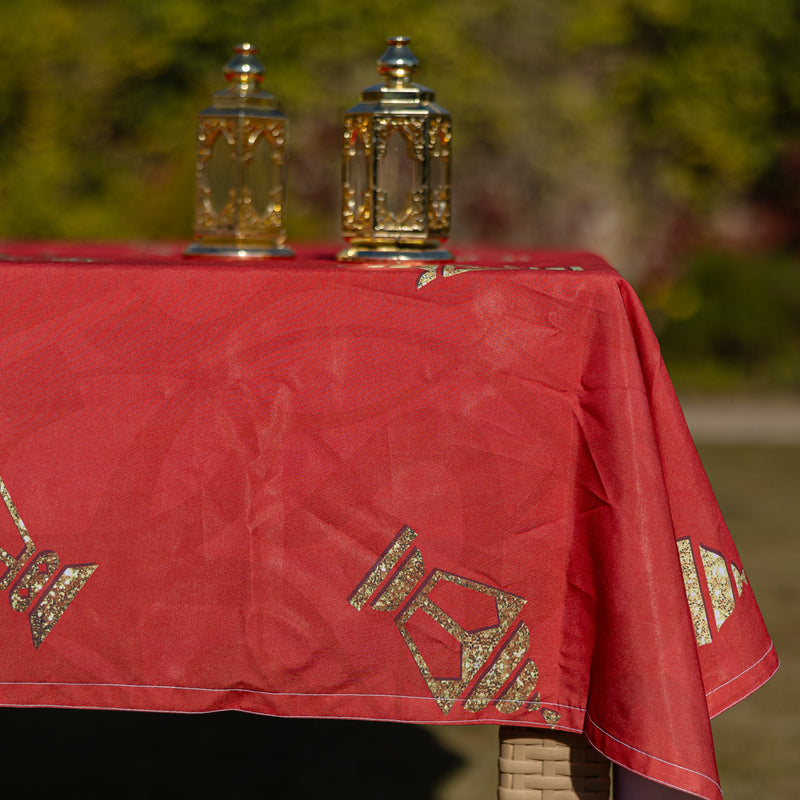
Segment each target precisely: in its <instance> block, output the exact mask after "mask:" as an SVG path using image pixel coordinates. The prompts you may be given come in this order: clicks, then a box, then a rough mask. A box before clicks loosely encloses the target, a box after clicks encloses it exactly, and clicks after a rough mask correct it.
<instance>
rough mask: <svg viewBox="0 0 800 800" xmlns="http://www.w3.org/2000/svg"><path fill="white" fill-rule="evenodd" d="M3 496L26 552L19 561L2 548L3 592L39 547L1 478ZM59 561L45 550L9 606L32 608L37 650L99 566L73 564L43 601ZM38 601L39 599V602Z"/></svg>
mask: <svg viewBox="0 0 800 800" xmlns="http://www.w3.org/2000/svg"><path fill="white" fill-rule="evenodd" d="M0 495H2V497H3V502H4V503H5V505H6V508H7V509H8V513H9V514H10V515H11V519H12V520H13V521H14V525H15V526H16V528H17V532H18V533H19V535H20V537H21V538H22V542H23V549H22V551H21V552H20V554H19V555H18V556H16V557H13V556H11V555H9V554H8V553H7V552H6V551H5V550H3V549H2V548H0V563H3V564H5V565H6V567H7V569H6V571H5V572H4V573H3V574H2V576H0V589H6V588H8V586H9V585H10V584H11V582H12V581H13V579H14V578H15V577H16V576H17V575H18V574H19V572H20V570H21V569H22V568H23V566H24V565H25V563H26V562H27V561H28V559H29V558H30V557H31V556H33V555H35V553H36V547H35V545H34V544H33V540H32V538H31V536H30V534H29V533H28V531H27V529H26V528H25V524H24V523H23V522H22V518H21V517H20V515H19V512H18V511H17V509H16V506H15V505H14V501H13V500H12V499H11V495H10V494H9V492H8V489H7V488H6V485H5V483H3V480H2V478H0ZM59 560H60V559H59V557H58V555H57V554H56V553H54V552H53V551H52V550H43V551H42V552H41V553H39V555H37V556H36V558H34V559H33V560H32V561H31V563H30V564H29V565H28V567H27V568H26V569H25V571H24V572H23V573H22V575H21V576H20V577H19V579H18V580H17V581H16V582H15V583H14V585H13V586H12V587H11V592H10V594H9V598H8V599H9V603H10V604H11V607H12V608H13V609H14V610H15V611H19V612H22V613H25V612H27V611H28V609H29V608H30V609H31V610H30V612H29V613H28V622H29V623H30V628H31V635H32V636H33V645H34V647H36V648H38V647H39V645H41V643H42V642H43V641H44V639H45V637H46V636H47V635H48V634H49V633H50V631H52V630H53V627H54V626H55V624H56V623H57V622H58V621H59V619H61V616H62V615H63V613H64V612H65V611H66V610H67V607H68V606H69V604H70V603H71V602H72V601H73V600H74V599H75V595H77V593H78V592H79V591H80V589H81V588H83V585H84V584H85V583H86V581H87V580H89V577H90V576H91V574H92V573H93V572H94V571H95V569H97V564H70V565H68V566H66V567H64V568H63V569H62V570H61V572H60V573H59V574H58V575H57V576H56V578H55V580H54V581H53V583H52V584H51V585H50V588H49V589H48V590H47V592H46V593H45V594H44V595H43V596H41V597H40V595H41V593H42V591H43V590H44V589H45V587H46V585H47V583H48V582H49V581H50V579H51V578H52V577H53V575H54V574H55V571H56V570H57V569H58V565H59ZM37 598H39V599H38V600H37ZM31 606H32V608H31Z"/></svg>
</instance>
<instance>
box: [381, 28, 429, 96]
mask: <svg viewBox="0 0 800 800" xmlns="http://www.w3.org/2000/svg"><path fill="white" fill-rule="evenodd" d="M410 42H411V39H409V38H408V36H392V37H391V38H389V39H387V40H386V44H388V45H389V46H388V47H387V48H386V51H385V52H384V54H383V55H382V56H381V57H380V59H378V72H379V73H380V74H381V75H383V76H384V78H385V80H386V84H387V86H407V85H408V84H409V83H411V81H412V79H413V78H414V76H415V75H416V74H417V70H418V69H419V61H418V60H417V57H416V56H415V55H414V54H413V53H412V52H411V50H410V49H409V47H408V45H409V43H410Z"/></svg>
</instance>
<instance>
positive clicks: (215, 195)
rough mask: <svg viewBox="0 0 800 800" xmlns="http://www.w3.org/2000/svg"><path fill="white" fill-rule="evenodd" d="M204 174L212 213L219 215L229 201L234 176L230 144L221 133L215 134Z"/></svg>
mask: <svg viewBox="0 0 800 800" xmlns="http://www.w3.org/2000/svg"><path fill="white" fill-rule="evenodd" d="M206 174H207V175H208V183H209V189H210V190H211V194H210V197H209V201H210V203H211V208H212V209H213V213H214V214H215V215H217V216H219V215H220V214H222V212H223V211H224V210H225V206H227V205H228V203H229V202H230V199H231V190H232V189H233V185H234V180H235V177H236V176H235V175H234V166H233V153H232V152H231V146H230V145H229V144H228V140H227V139H226V138H225V136H224V135H223V134H222V133H219V134H217V136H216V137H215V138H214V142H213V144H212V145H211V156H210V157H209V159H208V163H207V164H206Z"/></svg>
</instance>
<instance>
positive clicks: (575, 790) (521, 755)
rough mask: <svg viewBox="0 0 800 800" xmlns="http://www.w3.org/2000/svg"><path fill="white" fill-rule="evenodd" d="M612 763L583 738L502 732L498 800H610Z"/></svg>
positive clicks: (519, 730)
mask: <svg viewBox="0 0 800 800" xmlns="http://www.w3.org/2000/svg"><path fill="white" fill-rule="evenodd" d="M610 766H611V764H610V762H609V760H608V759H607V758H606V757H605V756H602V755H600V753H598V752H597V751H596V750H595V749H594V748H593V747H592V746H591V745H590V744H589V742H588V741H587V740H586V738H585V737H584V736H583V734H580V733H568V732H564V731H543V730H537V729H535V728H513V727H510V726H501V728H500V760H499V773H500V774H499V781H498V789H497V797H498V800H608V798H609V791H610V787H611V778H610Z"/></svg>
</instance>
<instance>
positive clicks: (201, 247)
mask: <svg viewBox="0 0 800 800" xmlns="http://www.w3.org/2000/svg"><path fill="white" fill-rule="evenodd" d="M183 254H184V255H185V256H206V257H211V258H294V252H293V251H292V250H290V249H289V248H288V247H260V246H258V245H251V244H242V245H236V244H233V243H226V244H203V243H202V242H194V243H193V244H190V245H189V247H187V248H186V250H184V252H183Z"/></svg>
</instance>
